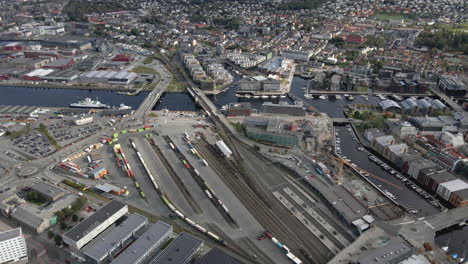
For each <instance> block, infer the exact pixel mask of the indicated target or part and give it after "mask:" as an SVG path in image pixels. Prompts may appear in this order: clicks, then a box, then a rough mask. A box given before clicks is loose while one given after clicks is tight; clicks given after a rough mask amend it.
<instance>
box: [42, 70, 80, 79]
mask: <svg viewBox="0 0 468 264" xmlns="http://www.w3.org/2000/svg"><path fill="white" fill-rule="evenodd" d="M80 73H81V72H80V71H77V70H73V69H68V70H64V71H54V72H52V73H50V74H47V75H46V76H43V77H42V79H43V80H45V81H48V82H70V81H73V80H76V79H77V78H78V76H79V75H80Z"/></svg>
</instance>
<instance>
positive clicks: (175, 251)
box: [150, 233, 203, 264]
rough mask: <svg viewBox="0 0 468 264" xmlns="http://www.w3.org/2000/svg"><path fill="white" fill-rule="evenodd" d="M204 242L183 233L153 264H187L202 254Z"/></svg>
mask: <svg viewBox="0 0 468 264" xmlns="http://www.w3.org/2000/svg"><path fill="white" fill-rule="evenodd" d="M202 248H203V241H202V240H200V239H198V238H195V237H193V236H191V235H189V234H187V233H181V234H180V235H179V236H177V237H176V239H174V241H173V242H172V243H171V244H170V245H169V246H168V247H167V248H166V249H165V250H164V251H163V252H162V253H161V254H159V255H158V256H157V257H156V258H154V259H153V260H152V261H151V262H150V263H151V264H173V263H177V264H187V263H190V262H191V261H192V260H193V258H195V257H196V256H197V255H198V254H200V252H201V250H202Z"/></svg>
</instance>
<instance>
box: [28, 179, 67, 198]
mask: <svg viewBox="0 0 468 264" xmlns="http://www.w3.org/2000/svg"><path fill="white" fill-rule="evenodd" d="M31 190H33V191H35V192H37V193H38V194H39V195H40V196H41V197H42V198H44V200H46V201H48V202H53V201H56V200H58V199H59V198H61V197H63V196H64V195H65V192H64V191H63V190H62V189H60V188H57V187H55V186H53V185H50V184H47V183H44V182H38V183H36V184H34V185H33V186H32V187H31Z"/></svg>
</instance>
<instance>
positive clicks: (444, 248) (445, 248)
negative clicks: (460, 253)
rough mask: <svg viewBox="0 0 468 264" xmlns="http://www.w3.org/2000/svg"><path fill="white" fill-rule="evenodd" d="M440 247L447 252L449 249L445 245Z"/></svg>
mask: <svg viewBox="0 0 468 264" xmlns="http://www.w3.org/2000/svg"><path fill="white" fill-rule="evenodd" d="M441 249H442V250H443V251H444V252H447V251H448V250H449V247H447V246H445V247H441Z"/></svg>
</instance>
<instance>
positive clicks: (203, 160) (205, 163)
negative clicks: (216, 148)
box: [202, 159, 208, 167]
mask: <svg viewBox="0 0 468 264" xmlns="http://www.w3.org/2000/svg"><path fill="white" fill-rule="evenodd" d="M202 162H203V164H204V165H205V166H206V167H208V162H206V160H205V159H202Z"/></svg>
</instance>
